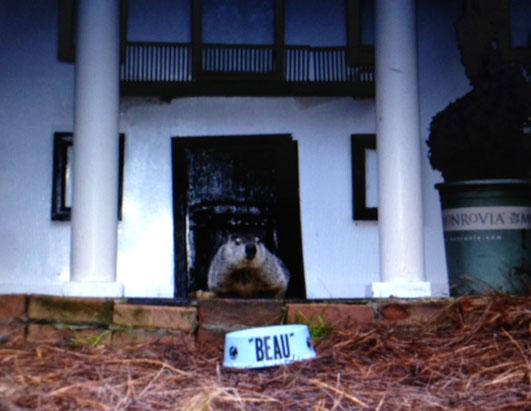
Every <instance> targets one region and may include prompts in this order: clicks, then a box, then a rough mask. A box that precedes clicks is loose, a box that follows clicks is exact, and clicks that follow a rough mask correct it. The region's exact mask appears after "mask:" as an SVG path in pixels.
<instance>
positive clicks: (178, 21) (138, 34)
mask: <svg viewBox="0 0 531 411" xmlns="http://www.w3.org/2000/svg"><path fill="white" fill-rule="evenodd" d="M191 2H192V0H129V2H128V24H127V26H128V27H127V39H128V40H129V41H161V42H170V43H171V42H176V43H190V42H191V41H192V24H191V13H192V11H191Z"/></svg>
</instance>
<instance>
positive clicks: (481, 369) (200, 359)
mask: <svg viewBox="0 0 531 411" xmlns="http://www.w3.org/2000/svg"><path fill="white" fill-rule="evenodd" d="M530 336H531V298H523V297H522V298H520V297H506V296H492V297H488V298H483V299H479V300H477V299H474V300H457V301H454V302H449V303H448V307H447V308H446V309H445V310H444V311H443V312H442V313H441V315H439V316H438V318H436V319H435V320H434V321H433V322H432V323H430V324H424V325H422V326H421V325H419V326H416V327H409V328H407V329H405V328H403V327H402V328H398V327H396V328H393V327H392V326H379V327H378V328H375V329H371V330H368V331H367V330H366V331H352V332H348V333H347V332H343V331H335V332H333V333H332V334H331V335H329V336H327V337H325V338H324V339H323V340H321V341H320V342H319V343H318V344H317V352H318V358H317V359H316V360H314V361H310V362H304V363H296V364H292V365H290V366H286V367H279V368H272V369H265V370H254V371H230V370H227V369H223V368H222V367H221V365H220V362H221V353H217V355H214V356H212V355H211V356H208V355H205V354H201V353H200V352H198V351H196V349H195V348H193V347H188V346H173V345H162V344H149V345H136V346H128V347H126V348H92V349H87V348H85V349H75V348H69V347H64V346H63V347H61V346H51V345H30V344H27V343H26V344H23V345H19V346H13V347H6V346H0V409H9V410H19V409H36V408H37V409H44V410H55V409H59V410H72V409H76V410H77V409H91V410H122V409H124V410H126V409H127V410H159V409H179V410H209V409H223V410H225V409H243V410H247V409H267V410H269V409H272V410H277V409H285V410H292V409H293V410H299V409H300V410H325V409H326V410H329V409H335V410H342V409H371V410H406V409H407V410H409V409H415V410H430V409H433V410H459V409H461V410H513V409H514V410H524V409H531V358H530V357H531V356H530V352H531V349H530V348H531V347H530V345H531V338H530Z"/></svg>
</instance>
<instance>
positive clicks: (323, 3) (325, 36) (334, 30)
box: [285, 0, 347, 47]
mask: <svg viewBox="0 0 531 411" xmlns="http://www.w3.org/2000/svg"><path fill="white" fill-rule="evenodd" d="M345 3H346V1H345V0H286V2H285V7H286V44H291V45H310V46H323V47H326V46H345V45H346V44H347V30H346V4H345Z"/></svg>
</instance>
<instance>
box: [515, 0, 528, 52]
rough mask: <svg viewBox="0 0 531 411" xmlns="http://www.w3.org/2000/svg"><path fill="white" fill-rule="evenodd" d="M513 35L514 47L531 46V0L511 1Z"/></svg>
mask: <svg viewBox="0 0 531 411" xmlns="http://www.w3.org/2000/svg"><path fill="white" fill-rule="evenodd" d="M511 23H512V25H511V37H512V46H513V47H531V2H529V0H512V1H511Z"/></svg>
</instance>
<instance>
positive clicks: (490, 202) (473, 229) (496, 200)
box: [435, 180, 531, 296]
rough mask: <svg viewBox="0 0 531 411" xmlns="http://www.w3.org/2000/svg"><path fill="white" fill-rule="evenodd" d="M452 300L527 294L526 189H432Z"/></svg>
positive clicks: (504, 185) (510, 183) (530, 233)
mask: <svg viewBox="0 0 531 411" xmlns="http://www.w3.org/2000/svg"><path fill="white" fill-rule="evenodd" d="M435 187H436V188H437V189H438V190H439V195H440V199H441V206H442V215H443V228H444V241H445V246H446V262H447V268H448V276H449V283H450V294H451V295H453V296H459V295H467V294H487V293H492V292H502V293H509V294H529V293H530V291H531V183H530V181H528V180H470V181H460V182H451V183H441V184H436V185H435Z"/></svg>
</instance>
